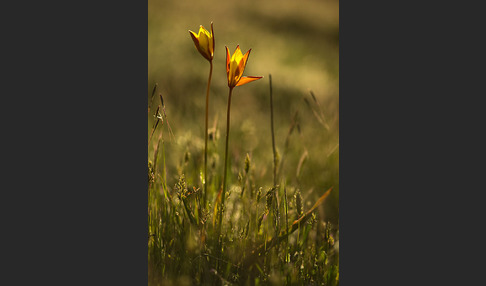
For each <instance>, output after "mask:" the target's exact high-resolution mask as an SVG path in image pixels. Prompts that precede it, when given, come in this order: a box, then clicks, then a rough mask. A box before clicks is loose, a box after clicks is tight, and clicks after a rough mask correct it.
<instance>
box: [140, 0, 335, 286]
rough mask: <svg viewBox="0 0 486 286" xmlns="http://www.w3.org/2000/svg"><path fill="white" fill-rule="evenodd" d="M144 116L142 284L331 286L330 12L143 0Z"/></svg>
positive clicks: (280, 4) (311, 1)
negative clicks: (239, 57) (209, 56)
mask: <svg viewBox="0 0 486 286" xmlns="http://www.w3.org/2000/svg"><path fill="white" fill-rule="evenodd" d="M211 22H213V27H214V40H215V46H214V59H213V60H212V63H213V71H212V79H211V84H210V88H209V109H208V125H209V129H208V142H207V173H206V181H205V180H204V177H205V176H204V157H205V113H206V89H207V86H208V76H209V71H210V64H209V61H208V60H206V59H205V58H204V57H203V56H202V55H201V54H200V53H199V52H198V50H197V49H196V47H195V44H194V42H193V40H192V39H191V36H190V34H189V32H188V31H189V30H192V31H194V32H195V33H196V34H197V33H198V31H199V26H200V25H203V26H204V28H206V29H208V30H210V28H211ZM237 45H239V46H240V48H241V51H242V52H243V53H246V52H247V51H248V50H249V49H251V53H250V55H249V57H248V61H247V64H246V67H245V69H244V72H243V76H263V78H262V79H259V80H256V81H254V82H250V83H248V84H245V85H242V86H236V87H235V88H234V89H233V91H232V97H231V106H230V110H231V117H230V122H229V124H230V133H229V138H228V139H229V140H228V149H227V151H228V157H227V169H226V176H227V178H226V188H225V190H226V191H225V192H224V194H223V191H222V190H223V179H224V173H225V169H224V165H225V151H226V144H225V143H226V136H227V132H226V130H227V129H226V128H227V109H228V95H229V87H228V77H227V70H226V54H225V53H226V50H225V46H227V47H228V49H229V51H230V53H231V54H233V52H234V51H235V48H236V46H237ZM147 103H148V108H147V111H148V113H147V118H148V120H147V138H148V146H147V148H148V149H147V150H148V158H147V160H148V190H147V196H148V209H147V210H148V217H147V218H148V230H147V233H148V248H147V251H148V276H149V285H339V2H338V1H334V0H333V1H322V0H321V1H318V0H307V1H276V0H270V1H239V2H236V1H215V0H212V1H190V2H189V1H173V0H171V1H167V0H164V1H155V0H149V2H148V85H147ZM205 189H206V191H205Z"/></svg>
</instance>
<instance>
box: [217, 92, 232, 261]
mask: <svg viewBox="0 0 486 286" xmlns="http://www.w3.org/2000/svg"><path fill="white" fill-rule="evenodd" d="M232 93H233V87H230V89H229V96H228V111H227V113H226V149H225V152H224V173H223V191H222V193H221V205H220V210H219V225H218V239H219V240H220V249H219V251H221V250H222V249H221V246H222V245H221V242H222V240H221V225H222V223H223V208H224V197H225V193H226V177H227V176H226V173H227V172H226V171H227V168H228V141H229V131H230V108H231V94H232Z"/></svg>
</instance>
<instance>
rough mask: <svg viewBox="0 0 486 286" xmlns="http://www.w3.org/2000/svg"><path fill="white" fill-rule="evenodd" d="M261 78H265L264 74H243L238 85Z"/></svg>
mask: <svg viewBox="0 0 486 286" xmlns="http://www.w3.org/2000/svg"><path fill="white" fill-rule="evenodd" d="M261 78H263V76H242V77H241V78H240V81H239V82H238V83H237V84H236V86H240V85H244V84H247V83H249V82H252V81H255V80H258V79H261Z"/></svg>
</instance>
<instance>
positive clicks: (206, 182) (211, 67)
mask: <svg viewBox="0 0 486 286" xmlns="http://www.w3.org/2000/svg"><path fill="white" fill-rule="evenodd" d="M209 64H210V68H209V79H208V88H207V90H206V131H205V134H204V182H203V185H204V200H203V205H204V207H206V198H207V193H208V191H207V184H208V175H207V173H208V172H207V170H208V114H209V86H210V85H211V77H212V75H213V61H209Z"/></svg>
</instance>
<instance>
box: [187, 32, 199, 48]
mask: <svg viewBox="0 0 486 286" xmlns="http://www.w3.org/2000/svg"><path fill="white" fill-rule="evenodd" d="M189 34H190V35H191V38H192V40H193V41H194V45H196V49H198V46H199V39H198V36H197V35H196V33H194V32H193V31H191V30H189Z"/></svg>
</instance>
